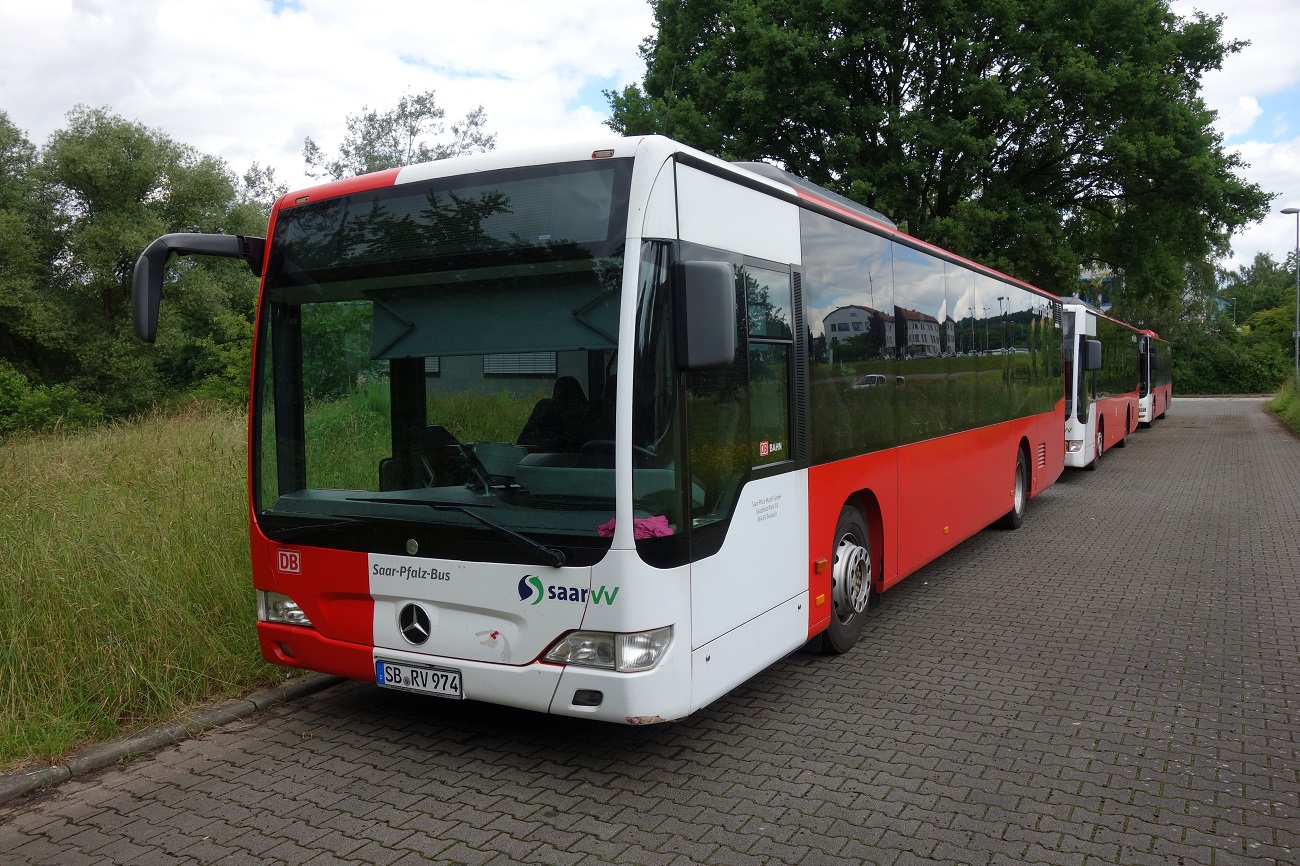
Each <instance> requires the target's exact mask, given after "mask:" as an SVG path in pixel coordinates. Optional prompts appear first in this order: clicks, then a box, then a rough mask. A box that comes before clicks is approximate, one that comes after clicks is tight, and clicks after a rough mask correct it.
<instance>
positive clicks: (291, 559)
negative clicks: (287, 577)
mask: <svg viewBox="0 0 1300 866" xmlns="http://www.w3.org/2000/svg"><path fill="white" fill-rule="evenodd" d="M275 570H276V571H280V572H284V573H285V574H298V573H299V572H301V571H302V563H301V561H300V560H299V558H298V551H296V550H277V551H276V552H275Z"/></svg>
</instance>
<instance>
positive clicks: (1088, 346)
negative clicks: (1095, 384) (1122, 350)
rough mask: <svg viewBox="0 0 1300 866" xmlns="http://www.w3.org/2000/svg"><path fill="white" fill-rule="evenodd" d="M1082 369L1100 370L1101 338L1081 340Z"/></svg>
mask: <svg viewBox="0 0 1300 866" xmlns="http://www.w3.org/2000/svg"><path fill="white" fill-rule="evenodd" d="M1083 351H1084V356H1083V369H1085V370H1100V369H1101V340H1084V341H1083Z"/></svg>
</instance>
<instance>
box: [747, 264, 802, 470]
mask: <svg viewBox="0 0 1300 866" xmlns="http://www.w3.org/2000/svg"><path fill="white" fill-rule="evenodd" d="M743 273H744V280H745V307H746V316H745V320H746V322H747V329H748V332H749V333H748V337H749V439H750V449H751V450H750V465H752V466H763V465H766V464H769V463H779V462H781V461H783V460H791V459H793V458H794V452H793V447H792V446H793V442H792V441H791V438H790V352H791V350H792V348H793V331H792V329H791V311H792V306H791V305H792V297H791V291H790V275H789V274H788V273H782V272H780V271H773V270H768V269H766V268H759V267H753V266H749V265H747V266H746V267H745V269H744V272H743Z"/></svg>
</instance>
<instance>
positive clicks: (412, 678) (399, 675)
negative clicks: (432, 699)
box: [375, 659, 465, 698]
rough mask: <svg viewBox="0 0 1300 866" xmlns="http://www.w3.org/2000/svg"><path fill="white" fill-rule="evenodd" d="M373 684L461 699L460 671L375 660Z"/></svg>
mask: <svg viewBox="0 0 1300 866" xmlns="http://www.w3.org/2000/svg"><path fill="white" fill-rule="evenodd" d="M375 682H376V683H378V684H379V685H381V686H384V687H385V688H389V689H404V690H405V691H408V692H420V693H421V694H426V695H438V696H439V697H443V698H463V697H464V696H465V695H464V693H463V692H462V691H461V685H460V671H457V670H451V669H450V668H432V667H425V666H424V665H408V664H404V663H401V662H390V661H384V660H383V659H376V660H375Z"/></svg>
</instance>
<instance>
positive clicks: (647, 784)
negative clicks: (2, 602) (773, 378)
mask: <svg viewBox="0 0 1300 866" xmlns="http://www.w3.org/2000/svg"><path fill="white" fill-rule="evenodd" d="M1261 403H1262V401H1260V400H1254V399H1207V400H1189V399H1180V400H1176V401H1175V403H1174V406H1173V409H1172V410H1171V412H1170V414H1169V416H1168V417H1167V418H1166V419H1163V420H1161V421H1159V422H1157V423H1156V425H1155V426H1154V427H1153V428H1151V429H1149V430H1142V431H1139V432H1137V433H1135V434H1133V438H1132V441H1131V444H1130V447H1127V448H1125V449H1124V450H1122V451H1117V452H1114V453H1113V454H1112V455H1108V459H1107V460H1106V461H1105V462H1104V465H1103V466H1102V468H1101V469H1100V470H1099V471H1098V472H1095V473H1093V472H1072V473H1068V474H1066V475H1065V476H1063V477H1062V479H1061V480H1060V482H1059V483H1058V484H1056V485H1055V486H1053V487H1052V488H1050V489H1048V490H1047V491H1045V492H1044V493H1042V494H1041V495H1040V496H1038V497H1035V499H1034V500H1032V501H1031V503H1030V509H1029V514H1028V517H1027V518H1026V521H1025V524H1024V526H1022V527H1021V528H1020V529H1019V530H1018V531H1016V532H1009V533H1008V532H999V531H993V530H989V531H986V532H982V533H980V534H979V535H977V536H975V537H974V538H972V539H970V540H968V541H966V542H965V543H963V544H961V545H960V546H958V547H957V548H956V549H955V550H953V551H952V552H950V553H949V554H947V555H946V556H944V557H942V558H941V559H939V560H938V561H936V562H934V563H931V564H930V565H929V566H927V567H926V568H924V569H922V570H921V571H920V572H918V573H917V574H915V575H913V576H912V577H910V578H909V579H908V580H906V581H904V582H902V583H901V584H899V585H898V586H897V587H896V588H894V589H891V590H890V591H889V592H888V593H886V594H885V596H884V599H883V602H884V603H883V604H882V605H881V607H880V608H879V609H877V610H876V611H875V612H874V613H873V618H872V619H871V621H870V623H869V627H868V629H867V631H866V633H865V634H864V637H863V640H862V642H861V644H860V645H859V646H858V647H857V648H856V649H855V650H854V651H852V652H850V653H847V654H845V655H843V656H838V657H823V656H817V655H812V654H806V653H795V654H793V655H791V656H789V657H787V658H786V659H784V660H782V661H780V662H778V663H777V664H775V665H773V666H772V668H770V669H769V670H767V671H764V672H763V673H761V674H759V675H757V676H755V677H754V678H752V679H751V680H750V681H748V682H747V683H745V684H743V685H741V686H740V687H739V688H737V689H736V690H735V691H733V692H732V693H731V694H729V695H727V696H725V697H723V698H722V699H720V700H719V701H717V702H716V703H714V704H713V705H711V706H709V707H707V708H705V709H703V710H701V711H700V712H699V713H697V714H696V715H694V716H692V717H691V718H689V719H686V720H684V721H682V722H678V723H674V724H671V725H664V726H658V727H652V728H645V729H633V728H622V727H613V726H604V725H598V724H593V723H590V722H586V721H583V720H572V719H560V718H547V717H542V716H536V715H532V714H528V713H523V712H520V711H514V710H503V709H501V708H496V707H489V706H485V705H480V704H473V703H470V702H466V703H451V702H441V701H437V700H431V699H424V698H420V697H419V696H416V695H409V694H405V693H400V692H388V691H381V690H378V689H376V688H374V687H373V686H371V685H367V684H361V683H345V684H342V685H339V686H336V687H334V688H330V689H327V690H325V691H322V692H318V693H315V694H310V695H306V696H303V697H300V698H299V699H297V700H295V701H293V702H291V703H288V704H280V705H276V706H272V707H270V708H268V709H267V710H264V711H262V712H261V713H258V714H257V715H255V716H252V717H250V718H248V719H244V720H241V721H238V722H235V723H232V724H229V725H226V726H224V727H219V728H215V729H212V730H210V731H208V732H207V733H206V734H204V736H203V737H202V738H199V739H194V740H187V741H184V742H181V743H176V744H174V745H171V746H167V747H165V748H163V749H161V750H159V751H157V752H155V753H153V754H151V755H147V756H144V757H139V758H136V759H134V760H133V761H130V762H128V763H125V764H120V765H114V766H111V767H105V768H103V769H101V770H95V771H92V772H90V773H89V774H87V775H84V776H78V777H76V778H73V779H72V780H70V781H67V782H65V783H63V784H62V785H57V786H54V787H52V788H49V789H48V790H45V791H42V792H38V793H34V794H31V795H28V796H26V797H24V798H20V799H18V800H14V801H11V802H9V803H7V804H4V805H3V806H0V852H3V855H0V862H3V863H4V864H5V866H9V864H10V863H13V864H15V866H27V864H37V863H54V864H60V866H63V864H73V866H75V864H78V863H94V864H101V866H102V864H105V863H108V864H114V863H121V864H127V863H135V862H141V863H150V862H157V863H160V864H161V863H173V862H175V863H203V864H214V863H223V864H227V866H233V864H240V863H284V864H304V863H313V864H318V866H325V864H332V863H360V864H367V863H369V864H377V866H410V864H417V863H418V864H422V866H429V864H436V863H460V864H506V863H544V864H548V866H579V864H584V866H585V864H596V863H629V864H632V863H635V864H645V866H686V864H713V863H719V864H721V863H735V864H745V866H749V864H774V866H775V864H798V866H817V864H840V863H844V864H850V863H851V864H875V866H908V864H914V863H928V864H964V866H1002V864H1032V866H1057V864H1059V866H1098V864H1110V863H1119V864H1124V866H1146V864H1159V866H1173V864H1182V866H1238V864H1240V866H1269V864H1274V863H1276V864H1291V866H1294V864H1296V863H1297V862H1300V829H1298V828H1300V774H1298V769H1297V768H1300V720H1298V719H1297V714H1296V713H1295V707H1296V704H1297V701H1300V695H1298V694H1297V692H1296V688H1297V686H1296V684H1297V683H1300V532H1297V530H1296V527H1297V526H1300V440H1297V439H1296V438H1295V437H1293V436H1291V435H1290V434H1288V433H1286V432H1285V431H1283V430H1282V429H1281V428H1280V427H1279V426H1278V425H1277V423H1276V422H1275V421H1274V419H1272V418H1269V417H1268V416H1266V415H1265V414H1264V413H1263V412H1262V411H1261ZM250 628H251V623H250Z"/></svg>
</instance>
